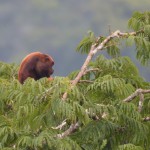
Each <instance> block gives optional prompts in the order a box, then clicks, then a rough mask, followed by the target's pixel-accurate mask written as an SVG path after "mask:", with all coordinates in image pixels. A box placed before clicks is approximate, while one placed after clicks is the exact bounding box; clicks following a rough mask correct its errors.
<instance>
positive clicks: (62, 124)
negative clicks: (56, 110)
mask: <svg viewBox="0 0 150 150" xmlns="http://www.w3.org/2000/svg"><path fill="white" fill-rule="evenodd" d="M66 120H67V119H65V120H64V121H63V122H62V123H61V124H60V125H58V126H57V127H52V129H56V130H57V129H60V130H61V129H62V128H63V127H64V126H65V125H66V124H67V122H66Z"/></svg>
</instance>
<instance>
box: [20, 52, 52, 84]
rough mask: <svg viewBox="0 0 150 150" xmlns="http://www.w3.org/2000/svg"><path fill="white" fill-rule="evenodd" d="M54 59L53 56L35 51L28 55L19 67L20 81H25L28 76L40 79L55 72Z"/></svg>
mask: <svg viewBox="0 0 150 150" xmlns="http://www.w3.org/2000/svg"><path fill="white" fill-rule="evenodd" d="M53 65H54V60H53V59H52V57H51V56H49V55H46V54H42V53H40V52H34V53H31V54H29V55H27V56H26V57H25V58H24V59H23V61H22V63H21V65H20V69H19V75H18V78H19V81H20V83H23V82H24V81H25V80H26V79H27V78H28V77H31V78H34V79H35V80H38V79H40V78H43V77H50V75H52V74H53V72H54V70H53V68H52V67H53Z"/></svg>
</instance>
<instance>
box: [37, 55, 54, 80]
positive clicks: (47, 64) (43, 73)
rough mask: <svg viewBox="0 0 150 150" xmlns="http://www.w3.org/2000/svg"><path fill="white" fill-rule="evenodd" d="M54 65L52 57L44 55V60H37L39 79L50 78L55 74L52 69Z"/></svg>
mask: <svg viewBox="0 0 150 150" xmlns="http://www.w3.org/2000/svg"><path fill="white" fill-rule="evenodd" d="M53 65H54V60H53V59H52V58H51V57H50V56H48V55H45V54H43V56H42V58H41V59H37V63H36V73H37V75H38V77H39V78H42V77H50V75H52V74H53V72H54V70H53V68H52V67H53Z"/></svg>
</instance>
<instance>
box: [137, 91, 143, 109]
mask: <svg viewBox="0 0 150 150" xmlns="http://www.w3.org/2000/svg"><path fill="white" fill-rule="evenodd" d="M139 97H140V100H139V108H138V111H139V112H141V111H142V106H143V101H144V94H142V93H139Z"/></svg>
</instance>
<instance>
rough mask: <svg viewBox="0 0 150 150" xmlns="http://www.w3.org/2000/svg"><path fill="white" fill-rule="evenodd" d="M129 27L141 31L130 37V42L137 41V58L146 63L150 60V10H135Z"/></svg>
mask: <svg viewBox="0 0 150 150" xmlns="http://www.w3.org/2000/svg"><path fill="white" fill-rule="evenodd" d="M128 26H129V28H131V29H133V30H134V31H136V32H138V31H141V32H139V34H138V33H137V35H136V36H130V37H129V38H128V41H129V43H130V44H131V43H132V41H134V42H135V45H136V50H137V55H136V56H137V59H139V60H140V62H141V63H142V64H144V65H148V64H149V62H150V12H144V13H140V12H135V13H134V14H133V16H132V18H131V19H130V20H129V22H128Z"/></svg>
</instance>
